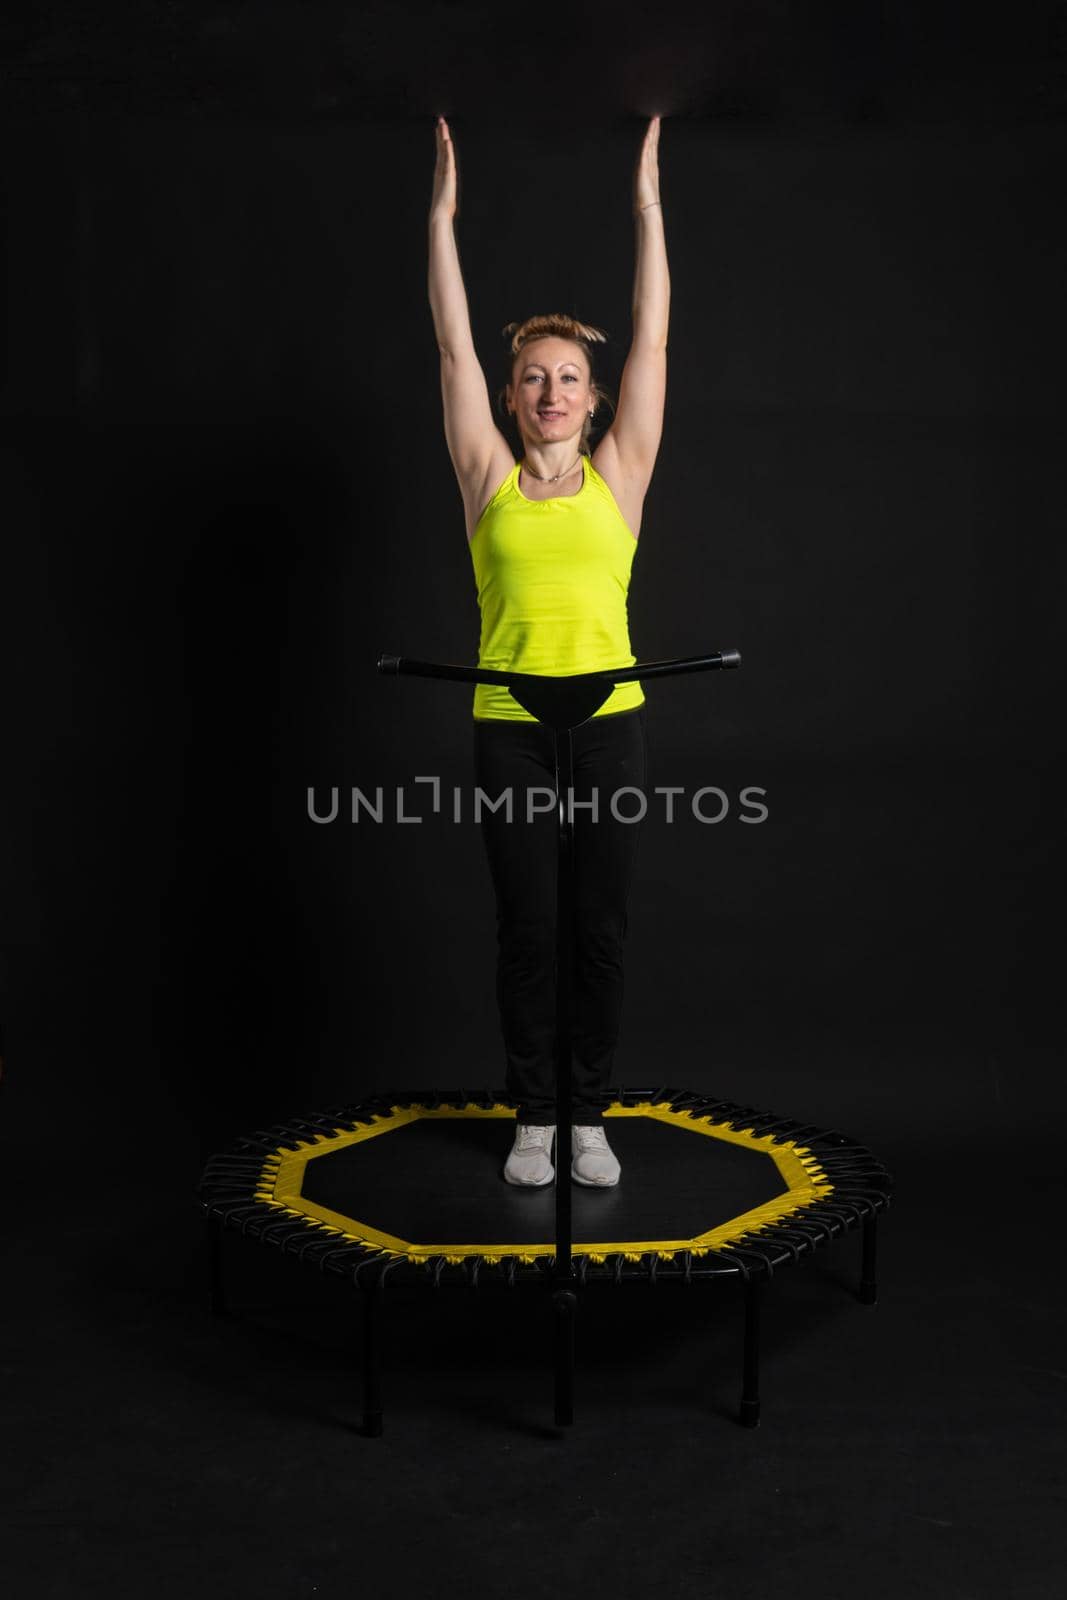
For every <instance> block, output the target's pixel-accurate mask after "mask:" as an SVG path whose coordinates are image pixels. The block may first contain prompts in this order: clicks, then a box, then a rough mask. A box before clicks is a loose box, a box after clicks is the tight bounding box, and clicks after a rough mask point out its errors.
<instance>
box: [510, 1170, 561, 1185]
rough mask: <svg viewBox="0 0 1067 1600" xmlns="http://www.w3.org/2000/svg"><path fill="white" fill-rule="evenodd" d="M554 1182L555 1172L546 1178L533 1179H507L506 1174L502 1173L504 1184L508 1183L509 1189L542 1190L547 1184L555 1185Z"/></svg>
mask: <svg viewBox="0 0 1067 1600" xmlns="http://www.w3.org/2000/svg"><path fill="white" fill-rule="evenodd" d="M555 1181H556V1174H555V1170H553V1171H552V1172H550V1173H549V1175H548V1177H547V1178H533V1179H531V1178H509V1177H508V1175H507V1173H506V1172H505V1173H504V1182H505V1183H510V1184H511V1187H512V1188H513V1189H544V1188H545V1187H546V1186H547V1185H548V1184H550V1183H555Z"/></svg>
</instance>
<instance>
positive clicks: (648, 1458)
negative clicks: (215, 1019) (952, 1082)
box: [2, 1064, 1067, 1600]
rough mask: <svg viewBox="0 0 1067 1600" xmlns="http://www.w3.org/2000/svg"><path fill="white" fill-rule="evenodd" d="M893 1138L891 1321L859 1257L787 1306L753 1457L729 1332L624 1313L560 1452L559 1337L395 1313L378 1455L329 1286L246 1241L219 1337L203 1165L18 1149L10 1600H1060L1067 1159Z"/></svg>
mask: <svg viewBox="0 0 1067 1600" xmlns="http://www.w3.org/2000/svg"><path fill="white" fill-rule="evenodd" d="M961 1070H963V1066H962V1064H961ZM1042 1070H1044V1069H1042ZM828 1092H829V1091H828V1090H827V1088H826V1086H825V1085H824V1086H823V1094H824V1095H825V1094H826V1093H828ZM15 1098H17V1096H16V1097H15ZM847 1098H848V1097H847V1095H846V1096H843V1099H844V1100H846V1101H847ZM905 1109H906V1108H905V1107H903V1106H902V1105H897V1106H894V1107H893V1108H892V1109H891V1110H889V1111H887V1114H886V1115H885V1117H884V1119H883V1120H884V1123H885V1136H884V1138H882V1139H881V1140H880V1141H876V1140H875V1138H874V1137H873V1134H872V1125H871V1123H870V1121H868V1122H867V1124H866V1126H863V1127H858V1128H856V1127H854V1128H853V1129H852V1130H851V1131H853V1132H855V1133H857V1135H859V1136H861V1137H863V1138H865V1139H866V1140H868V1142H870V1143H871V1145H872V1147H876V1153H877V1154H878V1155H880V1156H881V1157H882V1159H883V1160H885V1161H886V1163H887V1164H888V1165H889V1166H890V1167H891V1168H892V1169H893V1170H894V1172H895V1176H896V1180H897V1198H896V1200H895V1202H894V1205H893V1208H892V1209H891V1211H890V1212H889V1213H888V1215H887V1216H886V1217H885V1219H884V1220H883V1222H882V1224H881V1239H880V1243H881V1259H880V1274H879V1276H880V1286H881V1298H880V1301H879V1304H878V1305H877V1307H875V1308H873V1309H870V1308H867V1307H864V1306H861V1305H860V1304H859V1303H858V1302H857V1301H856V1300H855V1299H854V1298H853V1296H852V1294H851V1290H850V1282H851V1280H852V1278H853V1276H854V1272H855V1268H856V1265H857V1261H858V1248H859V1240H858V1236H856V1235H852V1236H850V1237H849V1238H848V1239H846V1240H843V1241H839V1242H838V1243H837V1244H835V1246H834V1247H833V1248H832V1249H831V1250H829V1251H826V1252H823V1253H822V1254H820V1255H819V1256H817V1257H816V1258H815V1259H814V1260H812V1261H809V1262H807V1263H805V1264H803V1265H801V1266H800V1267H798V1268H794V1269H789V1270H788V1271H784V1272H782V1273H780V1274H779V1275H778V1276H777V1277H776V1278H775V1281H774V1283H773V1285H772V1286H771V1289H770V1291H769V1293H768V1297H767V1301H766V1315H765V1325H764V1340H763V1371H762V1388H763V1422H762V1425H761V1427H760V1428H759V1429H757V1430H755V1431H749V1430H745V1429H743V1428H741V1427H740V1426H738V1424H737V1423H736V1421H735V1420H734V1416H735V1413H736V1406H737V1400H738V1392H739V1362H740V1333H741V1322H740V1314H739V1313H740V1307H739V1304H738V1303H737V1301H736V1300H731V1299H730V1298H729V1297H727V1298H725V1299H724V1298H718V1296H717V1294H715V1293H713V1292H712V1291H711V1290H708V1289H705V1290H704V1291H703V1292H702V1290H701V1288H699V1287H696V1288H691V1289H689V1290H686V1289H684V1288H683V1287H681V1286H679V1285H664V1286H657V1287H654V1288H649V1287H648V1286H645V1285H629V1286H626V1287H624V1288H622V1289H618V1290H615V1289H609V1288H606V1287H600V1288H598V1289H597V1290H595V1291H592V1290H590V1291H588V1292H587V1293H586V1295H585V1296H584V1298H583V1300H582V1302H581V1305H580V1312H579V1317H580V1321H579V1344H578V1387H577V1407H576V1421H575V1425H574V1427H573V1429H572V1430H571V1431H570V1432H569V1433H568V1434H567V1435H566V1437H562V1436H560V1435H559V1434H558V1433H557V1431H556V1430H555V1429H554V1428H553V1427H552V1425H551V1418H552V1382H551V1371H550V1358H549V1343H548V1338H549V1322H548V1309H547V1306H546V1305H545V1304H544V1303H540V1304H539V1303H537V1302H536V1301H535V1300H533V1299H531V1298H530V1297H529V1295H525V1294H520V1293H516V1294H512V1295H508V1294H506V1293H503V1292H495V1293H494V1292H479V1294H477V1295H474V1294H470V1293H466V1292H463V1291H454V1292H441V1293H440V1294H438V1295H436V1296H433V1295H431V1294H429V1293H427V1292H424V1293H418V1292H415V1291H398V1292H397V1293H396V1294H395V1296H392V1292H391V1299H390V1302H389V1310H388V1344H387V1351H386V1372H385V1380H386V1386H385V1413H386V1414H385V1434H384V1437H382V1438H381V1439H379V1440H369V1439H365V1438H363V1437H361V1436H360V1435H359V1434H358V1432H357V1431H356V1428H357V1425H358V1422H359V1417H360V1388H359V1362H358V1350H359V1342H358V1341H359V1320H358V1316H357V1302H356V1300H355V1297H354V1295H353V1294H352V1293H351V1291H349V1290H348V1288H347V1286H346V1285H345V1284H343V1283H342V1282H340V1281H331V1280H324V1279H322V1278H321V1277H320V1276H319V1275H318V1274H317V1273H315V1272H314V1270H313V1269H308V1268H301V1267H300V1266H299V1265H298V1264H297V1263H296V1262H294V1261H292V1260H288V1259H284V1258H282V1257H281V1256H280V1255H277V1254H276V1253H275V1252H272V1251H270V1250H267V1249H264V1248H262V1247H260V1246H257V1245H255V1244H253V1243H250V1242H247V1241H244V1240H241V1239H239V1238H237V1237H236V1236H232V1235H231V1236H227V1238H226V1241H225V1243H226V1247H227V1248H226V1263H227V1270H228V1274H229V1281H230V1285H231V1289H232V1292H233V1297H234V1300H235V1304H236V1310H235V1314H234V1315H232V1317H230V1318H229V1319H227V1320H224V1321H213V1320H212V1318H211V1317H210V1315H209V1314H208V1310H207V1304H206V1296H205V1281H204V1265H205V1262H204V1256H203V1253H202V1238H201V1232H200V1223H199V1218H198V1213H197V1209H196V1204H195V1197H194V1193H193V1191H194V1190H195V1184H196V1180H197V1176H198V1168H197V1159H196V1157H195V1155H193V1154H192V1153H191V1151H190V1149H189V1148H188V1147H184V1148H183V1147H182V1146H181V1145H180V1144H178V1143H175V1144H174V1145H173V1146H169V1147H166V1148H165V1149H164V1151H163V1152H162V1153H158V1155H157V1160H156V1164H155V1165H153V1166H152V1167H151V1169H149V1168H148V1167H146V1165H145V1159H144V1151H143V1150H139V1149H138V1148H137V1147H136V1146H135V1145H133V1144H132V1142H131V1143H130V1145H129V1147H128V1148H127V1149H125V1150H123V1148H122V1142H121V1141H119V1144H118V1146H117V1147H116V1146H115V1145H109V1144H108V1141H107V1139H106V1138H105V1137H104V1136H103V1135H102V1133H101V1132H100V1131H99V1130H96V1131H95V1132H94V1135H93V1137H92V1138H88V1139H86V1140H85V1141H84V1143H82V1144H80V1145H72V1146H68V1147H66V1153H65V1155H64V1154H58V1155H57V1154H55V1153H52V1152H50V1149H49V1148H48V1147H46V1145H45V1144H44V1132H45V1130H44V1128H43V1127H41V1128H40V1129H39V1130H38V1131H39V1134H40V1137H41V1141H42V1143H41V1147H40V1150H39V1152H38V1151H34V1150H33V1149H32V1148H31V1140H28V1139H26V1138H22V1139H21V1140H20V1141H19V1142H18V1148H20V1149H21V1151H22V1154H21V1156H18V1157H16V1155H15V1148H16V1146H15V1144H14V1143H13V1141H12V1137H11V1134H10V1132H9V1133H8V1134H7V1136H6V1138H5V1144H6V1146H7V1151H6V1153H7V1162H6V1171H7V1174H8V1181H9V1190H8V1205H7V1207H6V1210H7V1229H6V1233H7V1248H8V1265H7V1269H6V1272H5V1282H6V1283H7V1285H8V1287H9V1291H10V1293H9V1297H8V1304H7V1309H6V1311H5V1316H4V1325H3V1346H4V1355H3V1371H4V1377H5V1385H4V1390H5V1393H4V1409H5V1412H6V1422H7V1433H8V1438H9V1440H13V1441H14V1443H13V1445H12V1444H9V1446H8V1448H7V1450H6V1451H5V1452H4V1458H3V1459H4V1475H5V1476H6V1477H8V1478H9V1480H10V1481H9V1482H8V1484H7V1487H6V1488H5V1489H4V1492H3V1502H2V1503H3V1521H4V1523H5V1524H6V1528H5V1532H4V1536H3V1567H4V1570H5V1572H7V1573H16V1574H20V1575H21V1576H20V1579H19V1585H18V1587H17V1593H18V1595H19V1597H20V1600H21V1597H22V1596H25V1597H26V1600H68V1597H70V1600H74V1597H77V1600H81V1597H83V1596H84V1597H95V1596H98V1595H99V1596H104V1595H107V1596H109V1597H114V1596H142V1595H143V1596H151V1597H153V1600H171V1597H178V1596H181V1597H186V1596H190V1595H193V1594H197V1595H203V1596H205V1597H212V1600H213V1597H215V1596H218V1597H222V1596H238V1597H244V1596H249V1597H252V1596H256V1597H259V1596H264V1597H274V1596H277V1597H279V1600H282V1597H284V1600H304V1597H308V1596H324V1597H331V1596H338V1597H339V1596H350V1595H361V1594H368V1595H373V1596H376V1597H383V1600H389V1597H393V1596H397V1597H399V1596H401V1595H409V1594H413V1593H415V1594H417V1593H420V1592H424V1593H430V1594H433V1595H445V1596H451V1595H457V1596H463V1597H464V1600H469V1597H471V1596H496V1595H501V1596H511V1595H515V1596H525V1595H535V1594H537V1595H539V1594H541V1593H544V1592H546V1591H547V1590H548V1589H550V1588H551V1589H553V1590H555V1592H556V1593H558V1594H561V1595H567V1596H570V1595H575V1596H577V1595H583V1596H584V1595H586V1594H590V1593H593V1594H597V1595H599V1594H611V1593H619V1594H624V1595H643V1594H645V1593H647V1592H650V1591H651V1590H653V1589H654V1588H662V1589H664V1590H665V1591H666V1592H667V1593H668V1594H671V1595H679V1596H689V1595H693V1596H697V1595H700V1596H718V1595H723V1596H730V1597H734V1600H739V1597H743V1596H749V1595H751V1596H757V1595H758V1596H761V1597H763V1596H765V1595H767V1594H768V1593H769V1592H771V1590H772V1589H773V1588H774V1587H776V1586H780V1587H782V1588H787V1589H788V1591H789V1592H790V1593H792V1594H794V1595H801V1596H808V1595H810V1596H813V1597H814V1596H819V1597H828V1600H838V1597H842V1600H843V1597H846V1596H853V1595H857V1596H863V1597H868V1600H879V1597H883V1596H884V1597H887V1600H897V1597H904V1596H907V1597H921V1596H930V1597H936V1600H985V1597H986V1596H988V1597H990V1600H993V1597H994V1596H995V1597H996V1600H1005V1597H1019V1600H1042V1597H1046V1596H1048V1597H1052V1596H1054V1595H1055V1596H1059V1594H1060V1593H1061V1592H1062V1583H1061V1579H1062V1567H1063V1560H1062V1557H1063V1549H1062V1543H1061V1542H1060V1534H1059V1526H1060V1523H1061V1520H1062V1511H1063V1509H1064V1494H1063V1489H1064V1483H1063V1452H1062V1439H1063V1400H1064V1393H1065V1386H1067V1372H1065V1370H1064V1361H1063V1317H1062V1305H1063V1296H1062V1289H1061V1283H1060V1280H1059V1278H1058V1277H1057V1274H1058V1273H1059V1272H1060V1271H1061V1267H1062V1249H1061V1248H1060V1247H1059V1245H1058V1242H1057V1237H1056V1230H1055V1229H1054V1227H1053V1225H1052V1222H1051V1218H1052V1217H1053V1215H1054V1208H1055V1207H1056V1206H1057V1205H1060V1206H1061V1205H1062V1177H1061V1168H1062V1163H1061V1158H1060V1153H1059V1150H1060V1135H1059V1134H1058V1133H1057V1130H1056V1128H1055V1127H1054V1126H1049V1125H1048V1124H1047V1123H1046V1122H1045V1121H1044V1119H1043V1118H1040V1117H1031V1119H1030V1123H1029V1125H1027V1124H1026V1121H1025V1119H1024V1118H1023V1119H1020V1118H1016V1117H1015V1116H1014V1115H1013V1114H1009V1113H1008V1112H1005V1115H1004V1119H1003V1123H1002V1125H1001V1126H1000V1127H999V1128H997V1127H993V1128H987V1129H985V1130H984V1131H983V1128H982V1127H981V1126H980V1122H981V1119H980V1118H975V1117H973V1116H969V1114H968V1113H967V1112H966V1111H965V1110H961V1114H960V1122H959V1125H958V1126H957V1127H956V1128H955V1129H953V1128H952V1127H950V1126H949V1125H948V1122H947V1121H946V1118H945V1116H944V1114H943V1113H941V1112H938V1111H936V1110H935V1113H934V1120H933V1121H932V1122H927V1123H925V1124H923V1125H921V1126H919V1127H913V1128H912V1129H911V1131H910V1133H909V1131H908V1130H907V1127H906V1123H907V1117H906V1115H905ZM841 1125H843V1126H845V1127H846V1128H847V1123H845V1121H844V1119H843V1118H842V1124H841ZM238 1131H239V1130H238ZM62 1148H63V1147H61V1149H62ZM120 1168H121V1169H122V1171H123V1172H124V1174H125V1176H124V1177H122V1178H121V1179H120V1177H119V1171H120ZM8 1592H9V1593H13V1592H16V1591H14V1590H8Z"/></svg>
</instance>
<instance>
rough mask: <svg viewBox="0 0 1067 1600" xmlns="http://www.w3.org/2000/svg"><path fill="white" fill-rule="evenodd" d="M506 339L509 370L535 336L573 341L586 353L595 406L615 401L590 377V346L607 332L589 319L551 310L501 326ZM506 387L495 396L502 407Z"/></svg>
mask: <svg viewBox="0 0 1067 1600" xmlns="http://www.w3.org/2000/svg"><path fill="white" fill-rule="evenodd" d="M502 331H503V334H504V337H505V339H506V338H507V337H508V335H509V334H510V335H511V348H510V371H511V372H512V373H514V371H515V358H516V356H517V355H518V354H519V352H520V351H521V350H522V349H524V347H525V346H526V345H528V344H533V342H534V340H535V339H567V340H568V341H569V342H570V343H571V344H576V345H577V346H578V347H579V349H580V350H581V351H582V353H583V354H584V356H585V359H586V362H587V363H588V366H589V387H590V390H591V392H592V396H593V404H594V406H600V405H608V406H611V407H612V409H614V403H613V401H612V398H611V396H610V394H609V393H608V391H607V390H606V389H604V388H602V387H601V386H600V384H599V383H597V381H596V379H595V377H594V376H593V345H594V344H604V343H606V341H607V337H608V336H607V334H606V333H605V332H604V330H603V328H594V327H593V326H592V325H591V324H590V323H588V322H579V321H578V320H577V318H576V317H568V316H565V315H564V313H563V312H560V311H550V312H549V313H548V314H547V315H546V316H540V317H527V318H526V321H525V322H509V323H508V325H507V327H506V328H504V329H503V330H502ZM506 392H507V391H506V388H504V389H501V391H500V393H499V395H498V396H497V402H498V404H499V405H500V406H501V407H503V405H504V396H505V394H506ZM592 425H593V419H592V417H588V416H587V417H586V419H585V422H584V423H583V424H582V438H581V443H580V445H579V449H580V450H581V452H582V454H583V455H586V456H587V455H588V454H589V441H590V437H591V434H592Z"/></svg>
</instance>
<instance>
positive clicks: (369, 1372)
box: [360, 1284, 382, 1439]
mask: <svg viewBox="0 0 1067 1600" xmlns="http://www.w3.org/2000/svg"><path fill="white" fill-rule="evenodd" d="M381 1322H382V1290H381V1286H380V1285H379V1284H374V1285H373V1286H372V1287H371V1288H369V1289H365V1290H364V1291H363V1425H362V1427H361V1428H360V1432H361V1433H362V1434H363V1436H364V1437H365V1438H367V1439H380V1438H381V1436H382V1349H381V1336H382V1328H381Z"/></svg>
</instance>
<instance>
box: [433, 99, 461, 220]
mask: <svg viewBox="0 0 1067 1600" xmlns="http://www.w3.org/2000/svg"><path fill="white" fill-rule="evenodd" d="M436 133H437V165H436V166H435V167H434V173H433V198H432V199H431V201H430V215H431V217H436V216H443V217H447V218H448V219H449V220H450V221H451V219H452V218H453V217H454V216H455V215H456V211H457V210H458V206H457V184H456V147H455V145H454V144H453V143H452V135H451V134H450V133H449V131H448V123H447V122H446V121H445V119H444V117H438V119H437V129H436Z"/></svg>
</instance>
